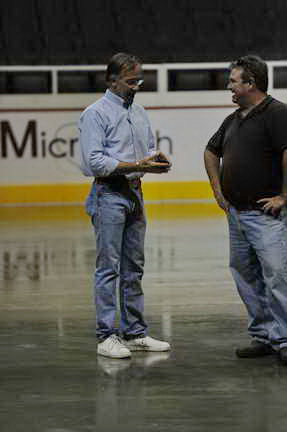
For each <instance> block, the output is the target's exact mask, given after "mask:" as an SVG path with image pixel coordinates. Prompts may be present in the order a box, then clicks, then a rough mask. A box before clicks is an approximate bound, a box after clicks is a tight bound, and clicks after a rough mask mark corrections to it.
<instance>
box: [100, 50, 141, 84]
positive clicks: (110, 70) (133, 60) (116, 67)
mask: <svg viewBox="0 0 287 432" xmlns="http://www.w3.org/2000/svg"><path fill="white" fill-rule="evenodd" d="M137 64H141V61H140V59H139V58H138V57H136V56H134V55H132V54H127V53H122V52H120V53H117V54H115V55H114V56H113V57H112V58H111V59H110V61H109V63H108V66H107V71H106V81H107V83H108V82H110V81H111V80H113V79H115V78H116V77H118V76H119V75H120V73H121V72H122V70H123V69H127V70H128V71H129V70H132V69H133V68H134V67H135V66H136V65H137Z"/></svg>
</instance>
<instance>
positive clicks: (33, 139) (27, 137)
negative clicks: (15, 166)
mask: <svg viewBox="0 0 287 432" xmlns="http://www.w3.org/2000/svg"><path fill="white" fill-rule="evenodd" d="M0 126H1V130H0V136H1V157H2V158H7V157H8V144H9V145H10V147H11V148H12V149H13V150H14V153H15V155H16V156H17V157H19V158H20V157H22V156H23V154H24V151H25V148H26V146H27V143H28V142H30V144H31V147H30V149H31V156H32V157H36V156H37V126H36V121H35V120H30V121H28V124H27V126H26V129H25V131H24V134H23V138H22V140H21V142H20V141H19V142H17V139H16V137H15V135H14V133H13V129H12V127H11V124H10V122H9V121H1V122H0Z"/></svg>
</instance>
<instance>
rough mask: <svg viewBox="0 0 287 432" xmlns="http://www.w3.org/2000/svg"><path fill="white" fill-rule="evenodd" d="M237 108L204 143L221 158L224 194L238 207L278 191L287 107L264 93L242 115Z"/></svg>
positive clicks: (247, 206) (286, 142)
mask: <svg viewBox="0 0 287 432" xmlns="http://www.w3.org/2000/svg"><path fill="white" fill-rule="evenodd" d="M240 111H241V110H240V109H238V110H236V111H235V112H233V113H232V114H231V115H230V116H228V117H226V119H225V120H224V122H223V123H222V125H221V126H220V128H219V129H218V131H217V132H216V133H215V134H214V135H213V137H212V138H211V139H210V141H209V143H208V144H207V147H206V148H207V150H210V151H211V152H212V153H214V154H215V155H216V156H218V157H220V158H222V165H221V186H222V191H223V195H224V197H225V198H226V199H227V200H228V201H229V202H230V203H231V205H233V206H234V207H235V208H237V209H238V210H248V209H258V208H260V207H261V206H260V205H259V204H257V203H256V202H257V201H258V200H259V199H261V198H269V197H272V196H275V195H278V194H280V192H281V190H282V152H283V151H284V150H286V149H287V106H286V105H285V104H283V103H282V102H279V101H277V100H276V99H274V98H272V97H271V96H267V97H266V98H265V99H264V100H263V101H262V102H261V103H260V104H259V105H257V106H256V107H255V108H253V109H252V110H251V111H250V112H249V113H248V114H247V115H246V116H245V117H244V118H242V117H241V115H240Z"/></svg>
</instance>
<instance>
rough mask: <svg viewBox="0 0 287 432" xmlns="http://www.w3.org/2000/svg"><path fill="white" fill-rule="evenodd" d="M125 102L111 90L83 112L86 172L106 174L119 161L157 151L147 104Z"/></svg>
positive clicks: (81, 118)
mask: <svg viewBox="0 0 287 432" xmlns="http://www.w3.org/2000/svg"><path fill="white" fill-rule="evenodd" d="M123 103H124V101H123V99H122V98H121V97H119V96H117V95H115V94H114V93H112V92H111V91H110V90H107V91H106V93H105V95H104V96H103V97H102V98H100V99H99V100H97V101H96V102H95V103H93V104H92V105H90V106H89V107H87V108H86V109H85V110H84V111H83V113H82V114H81V116H80V120H79V130H80V147H81V156H82V163H81V167H82V171H83V173H84V174H85V175H86V176H93V177H105V176H108V175H110V174H111V173H112V172H113V171H114V170H115V169H116V167H117V166H118V164H119V162H135V161H137V160H139V159H143V158H144V157H147V156H151V155H152V154H154V152H155V142H154V137H153V134H152V131H151V126H150V122H149V119H148V117H147V114H146V112H145V110H144V108H143V107H141V106H140V105H137V104H135V103H133V104H132V105H131V106H129V107H128V108H126V107H124V105H123ZM142 175H143V174H142V173H132V174H129V175H128V176H127V177H129V178H130V177H132V178H134V177H138V176H142Z"/></svg>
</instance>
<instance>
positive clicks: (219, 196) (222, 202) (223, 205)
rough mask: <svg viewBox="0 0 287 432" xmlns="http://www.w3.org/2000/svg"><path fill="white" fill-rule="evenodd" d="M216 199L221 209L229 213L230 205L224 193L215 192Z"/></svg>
mask: <svg viewBox="0 0 287 432" xmlns="http://www.w3.org/2000/svg"><path fill="white" fill-rule="evenodd" d="M214 197H215V199H216V201H217V204H218V205H219V207H220V208H222V210H224V211H225V212H226V213H227V212H228V211H229V207H230V204H229V202H228V201H227V200H226V199H225V198H224V196H223V193H222V192H221V191H217V192H214Z"/></svg>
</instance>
